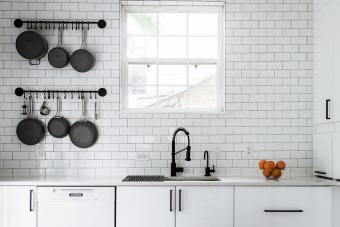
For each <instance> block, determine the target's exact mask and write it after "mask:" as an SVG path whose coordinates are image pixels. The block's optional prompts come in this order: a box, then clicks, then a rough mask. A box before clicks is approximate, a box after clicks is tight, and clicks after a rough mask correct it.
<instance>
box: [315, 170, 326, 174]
mask: <svg viewBox="0 0 340 227" xmlns="http://www.w3.org/2000/svg"><path fill="white" fill-rule="evenodd" d="M314 173H318V174H327V172H323V171H314Z"/></svg>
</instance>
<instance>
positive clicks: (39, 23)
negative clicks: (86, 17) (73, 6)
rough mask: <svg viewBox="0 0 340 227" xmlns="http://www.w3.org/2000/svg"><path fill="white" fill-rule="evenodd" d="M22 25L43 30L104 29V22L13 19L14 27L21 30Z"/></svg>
mask: <svg viewBox="0 0 340 227" xmlns="http://www.w3.org/2000/svg"><path fill="white" fill-rule="evenodd" d="M24 24H26V26H27V28H29V29H44V30H54V29H56V28H58V27H60V26H62V27H63V29H72V30H81V29H84V28H85V29H90V25H92V24H96V25H97V26H98V28H105V27H106V21H105V20H99V21H62V20H61V21H54V20H21V19H15V20H14V26H15V27H17V28H21V27H22V26H23V25H24Z"/></svg>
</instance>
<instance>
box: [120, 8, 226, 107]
mask: <svg viewBox="0 0 340 227" xmlns="http://www.w3.org/2000/svg"><path fill="white" fill-rule="evenodd" d="M121 12H122V17H121V18H122V20H121V22H122V24H121V28H122V29H121V32H122V34H121V37H122V42H121V43H122V45H121V48H122V50H123V51H121V53H122V60H121V66H122V68H121V69H122V80H121V81H122V85H123V86H121V94H122V96H123V97H121V110H123V111H129V112H220V111H223V110H224V93H223V91H224V89H223V88H224V78H223V77H222V75H223V70H224V68H223V51H221V50H222V49H223V29H224V26H223V23H224V21H223V8H222V7H204V8H203V7H198V6H188V7H186V6H180V7H177V6H174V7H172V6H160V7H154V6H152V7H148V6H142V7H134V6H123V7H122V11H121ZM176 12H177V13H191V12H195V13H217V15H218V23H219V25H218V33H217V35H216V36H217V42H218V49H217V50H218V53H217V58H214V59H212V58H207V59H205V58H204V59H203V58H145V57H141V58H128V57H127V55H126V54H127V37H128V35H127V31H126V28H127V23H126V19H127V14H128V13H176ZM220 23H222V24H220ZM187 29H188V28H187ZM129 36H144V37H147V36H148V37H149V36H150V37H157V36H158V37H176V35H160V34H158V33H157V35H140V34H135V35H134V34H129ZM196 36H197V37H216V36H215V35H190V37H196ZM178 37H182V36H181V35H178ZM186 37H189V36H186ZM187 44H188V43H187ZM187 48H188V46H187ZM158 50H159V46H157V51H158ZM187 54H188V52H187ZM130 64H146V65H147V64H155V65H188V66H189V65H196V64H197V65H216V85H215V86H207V87H214V88H216V108H191V107H190V104H189V103H188V104H187V107H185V108H163V107H162V108H133V107H129V106H128V98H129V94H128V88H129V84H128V69H127V68H128V65H130ZM188 79H189V77H188V74H187V80H188ZM158 85H159V83H158ZM159 86H164V85H159ZM175 86H177V85H175ZM187 87H188V88H189V87H191V86H190V85H188V83H187ZM199 87H204V86H199ZM158 99H159V97H158ZM187 101H189V98H188V97H187Z"/></svg>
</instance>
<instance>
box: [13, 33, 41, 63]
mask: <svg viewBox="0 0 340 227" xmlns="http://www.w3.org/2000/svg"><path fill="white" fill-rule="evenodd" d="M15 45H16V49H17V51H18V53H19V54H20V55H21V56H22V57H24V58H26V59H28V60H30V64H31V65H37V64H39V63H40V59H41V58H43V57H44V56H45V55H46V54H47V52H48V44H47V42H46V40H45V39H44V38H43V37H42V36H41V35H39V34H38V33H36V32H34V31H25V32H23V33H21V34H20V35H19V36H18V38H17V40H16V44H15ZM32 60H38V62H37V63H33V61H32Z"/></svg>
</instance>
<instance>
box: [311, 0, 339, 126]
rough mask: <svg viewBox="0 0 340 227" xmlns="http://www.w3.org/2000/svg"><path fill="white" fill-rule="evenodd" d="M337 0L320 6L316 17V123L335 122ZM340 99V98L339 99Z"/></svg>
mask: <svg viewBox="0 0 340 227" xmlns="http://www.w3.org/2000/svg"><path fill="white" fill-rule="evenodd" d="M334 2H337V0H330V1H329V2H328V3H324V4H323V5H319V7H318V8H316V11H315V15H314V123H315V124H320V123H327V122H330V121H332V120H334V117H335V114H334V113H335V109H334V110H333V108H332V107H333V106H334V105H333V104H334V102H335V98H336V97H333V92H332V90H333V89H332V86H333V77H334V76H333V75H334V62H333V59H334V57H335V56H334V42H333V37H334V35H333V33H334V30H335V27H334V22H333V17H334V14H333V10H334V9H333V6H332V5H335V4H336V3H334ZM339 99H340V97H339Z"/></svg>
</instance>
